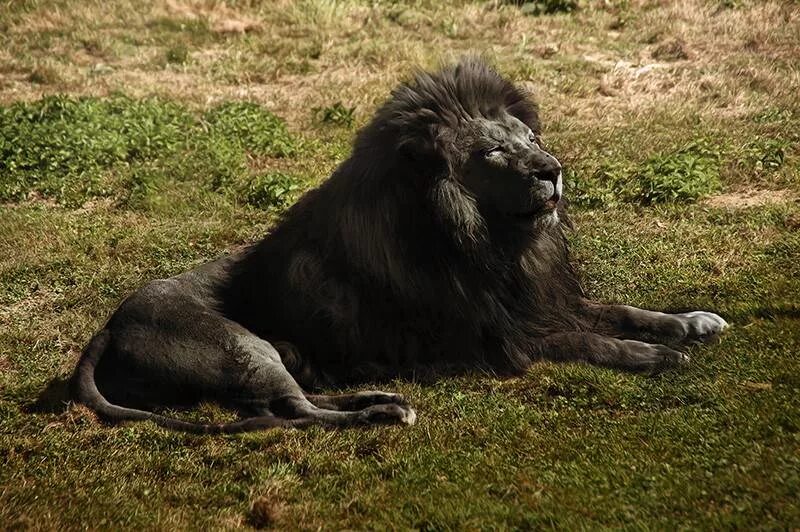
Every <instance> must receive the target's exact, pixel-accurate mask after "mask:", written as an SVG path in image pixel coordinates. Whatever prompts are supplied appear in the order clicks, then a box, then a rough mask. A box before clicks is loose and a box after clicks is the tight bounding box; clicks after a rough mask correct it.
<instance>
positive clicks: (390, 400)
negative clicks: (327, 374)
mask: <svg viewBox="0 0 800 532" xmlns="http://www.w3.org/2000/svg"><path fill="white" fill-rule="evenodd" d="M306 398H307V399H308V400H309V401H311V403H313V404H314V405H315V406H317V407H319V408H324V409H327V410H346V411H351V412H352V411H355V410H363V409H365V408H367V407H370V406H373V405H388V404H396V405H400V406H408V401H407V400H406V398H405V397H403V396H402V395H400V394H397V393H388V392H381V391H378V390H368V391H363V392H355V393H345V394H337V395H312V394H306Z"/></svg>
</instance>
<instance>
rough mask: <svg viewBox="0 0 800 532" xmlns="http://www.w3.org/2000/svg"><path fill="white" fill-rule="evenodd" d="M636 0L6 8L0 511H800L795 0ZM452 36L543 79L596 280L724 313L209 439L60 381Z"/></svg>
mask: <svg viewBox="0 0 800 532" xmlns="http://www.w3.org/2000/svg"><path fill="white" fill-rule="evenodd" d="M518 4H523V5H518ZM632 4H633V3H629V2H624V1H619V2H616V1H615V2H603V3H594V2H586V1H578V2H544V1H537V2H492V3H490V4H487V3H483V2H470V1H455V2H451V3H440V2H428V1H414V2H362V1H357V0H341V1H337V2H311V1H303V2H282V3H281V4H280V6H279V8H277V9H276V8H275V7H274V6H273V5H272V4H270V5H267V4H264V5H263V6H262V5H260V4H257V3H256V4H252V3H244V4H240V3H232V4H225V5H222V4H202V5H200V4H188V3H187V4H178V3H176V4H174V5H172V4H170V5H171V6H172V7H164V5H162V3H159V2H154V3H152V4H148V5H147V6H145V8H142V6H141V5H140V4H136V5H135V6H134V4H132V3H129V2H126V1H124V0H115V1H114V2H111V3H107V4H103V3H81V2H67V3H66V4H64V3H63V2H57V3H54V2H51V1H50V0H34V1H30V2H23V3H13V4H10V5H8V6H6V8H5V9H0V30H2V31H0V45H2V47H0V50H1V51H0V528H4V529H5V528H9V529H14V528H66V529H75V528H113V529H117V528H125V529H152V528H238V527H265V526H273V527H275V528H281V529H283V528H304V529H312V528H324V529H343V528H344V529H386V528H391V529H409V528H415V529H426V530H439V529H463V528H467V529H507V528H521V529H531V528H565V529H585V528H630V529H673V528H681V529H695V528H700V529H729V528H738V529H751V528H758V529H792V528H797V527H800V511H799V510H798V505H797V503H796V499H797V493H798V491H800V478H799V477H800V389H799V388H800V377H798V375H800V371H798V369H799V368H798V358H797V357H798V355H797V353H798V351H800V321H798V320H800V303H798V301H800V260H798V257H800V203H798V197H800V163H799V161H800V158H799V157H798V156H800V148H799V146H800V134H799V133H798V131H800V114H798V111H797V109H799V108H800V99H798V96H797V87H796V68H795V66H794V65H795V63H796V57H797V55H798V53H800V26H798V20H800V16H798V7H797V6H796V5H795V4H793V3H785V2H783V3H779V2H750V1H747V0H742V1H738V0H737V1H735V2H728V1H726V2H718V1H715V0H713V1H712V0H709V1H701V0H697V1H693V2H684V3H681V4H680V5H677V4H676V5H675V6H673V5H671V4H670V3H659V4H657V5H656V4H653V5H649V6H648V7H646V8H644V9H638V8H636V7H635V6H633V5H632ZM526 5H527V6H528V7H526ZM176 6H177V7H176ZM567 7H568V9H567ZM143 13H144V14H143ZM525 13H529V14H530V15H531V16H528V15H526V14H525ZM676 20H677V21H679V22H680V24H675V21H676ZM248 21H255V22H257V24H250V26H247V25H246V24H245V23H246V22H248ZM236 24H239V26H238V27H247V28H248V29H247V30H242V31H241V32H239V31H229V30H226V29H225V28H227V27H231V25H233V27H237V26H236ZM309 35H314V36H315V37H313V38H309V37H308V36H309ZM676 43H678V44H676ZM468 50H476V51H481V52H484V53H486V54H487V55H488V56H489V57H490V58H493V59H494V60H495V61H496V62H497V64H498V66H499V67H500V69H501V70H503V71H504V72H506V73H508V74H509V75H511V76H512V77H514V78H515V79H517V80H519V81H520V82H522V83H524V84H526V85H527V86H528V87H529V88H531V89H533V90H534V91H535V93H536V95H537V98H538V99H539V101H540V103H541V109H542V116H543V120H544V126H545V130H544V138H545V141H546V143H547V144H548V146H549V147H550V149H551V150H552V151H553V152H554V153H555V154H556V155H558V156H559V158H560V159H561V160H562V162H563V163H564V165H565V169H566V171H567V178H568V179H567V193H568V196H569V197H570V198H571V200H572V205H571V212H572V215H573V218H574V221H575V223H576V226H577V229H576V230H575V231H574V232H571V233H570V235H569V238H570V240H571V242H572V246H573V252H574V255H575V259H576V262H577V264H578V268H579V270H580V271H581V273H582V274H583V276H584V279H585V287H586V289H587V291H588V292H589V293H590V295H591V296H592V297H595V298H597V299H601V300H604V301H611V302H625V303H630V304H634V305H638V306H643V307H648V308H656V309H670V310H676V311H682V310H688V309H712V310H715V311H718V312H719V313H720V314H722V315H723V316H724V317H725V318H726V319H727V320H728V321H729V322H730V323H731V329H730V330H729V331H728V332H727V333H726V334H725V335H724V336H723V337H722V339H721V342H720V343H718V344H714V345H709V346H702V347H695V348H692V349H691V352H690V355H691V357H692V363H691V364H690V366H689V367H688V368H686V369H685V370H683V371H680V372H670V373H666V374H663V375H660V376H658V377H647V376H642V375H630V374H625V373H620V372H616V371H611V370H604V369H599V368H594V367H588V366H583V365H572V364H563V365H558V364H551V363H540V364H535V365H534V366H532V367H531V368H530V370H529V371H528V372H527V373H526V374H525V375H523V376H521V377H519V378H515V379H509V380H499V379H495V378H493V377H491V376H487V375H469V376H464V377H461V378H457V379H442V380H441V381H439V382H437V383H435V384H432V385H427V386H422V385H419V384H417V383H413V382H405V381H398V382H393V383H390V384H388V385H386V386H385V387H386V388H387V389H391V390H396V391H400V392H402V393H405V394H407V395H408V397H409V398H410V400H411V401H412V403H413V404H414V405H415V407H416V408H417V412H418V414H419V421H418V423H417V425H415V426H414V427H410V428H396V427H390V428H375V429H365V430H350V431H327V430H322V429H320V428H312V429H310V430H307V431H291V430H287V431H268V432H264V433H257V434H248V435H242V436H235V437H213V438H207V437H193V436H188V435H183V434H176V433H171V432H167V431H165V430H162V429H160V428H157V427H155V426H154V425H152V424H149V423H140V424H130V425H126V426H115V427H109V426H105V425H103V424H100V423H98V422H97V420H96V419H95V418H94V417H93V416H92V415H91V414H89V413H88V412H87V411H86V410H84V409H81V408H78V407H75V406H74V405H66V404H64V400H65V396H64V379H65V378H66V377H67V376H68V375H69V374H70V372H71V370H72V368H73V367H74V364H75V362H76V360H77V357H78V355H79V352H80V350H81V349H82V347H83V346H84V345H85V344H86V342H87V340H88V338H89V337H90V336H91V334H92V333H93V332H94V331H96V330H97V329H98V328H99V327H101V326H102V324H103V323H104V321H105V320H106V319H107V318H108V316H109V314H110V313H111V312H112V311H113V309H114V308H115V307H116V306H117V305H118V304H119V302H120V301H121V300H122V299H123V298H124V297H126V295H128V294H130V293H131V291H133V290H135V289H136V288H137V287H138V286H141V285H142V284H143V283H144V282H146V281H147V280H150V279H153V278H158V277H164V276H169V275H174V274H177V273H179V272H182V271H185V270H186V269H188V268H191V267H193V266H195V265H197V264H200V263H202V262H204V261H207V260H210V259H213V258H215V257H218V256H220V255H222V254H224V253H227V252H229V251H231V250H233V249H236V248H238V247H239V246H241V245H243V244H246V243H249V242H253V241H254V240H256V239H258V238H259V237H261V236H263V235H264V234H265V233H266V231H268V230H269V228H270V227H271V226H272V224H273V222H274V220H275V218H276V216H277V215H279V214H280V213H281V212H282V211H283V210H284V209H286V208H287V207H288V206H289V205H291V203H292V202H293V201H295V200H296V198H297V197H299V195H300V194H301V193H302V192H303V191H305V190H307V189H308V188H310V187H312V186H314V185H315V184H317V183H318V182H319V181H320V180H321V179H324V178H325V177H326V176H328V175H329V174H330V172H331V171H332V170H333V169H334V168H335V166H336V165H337V164H338V163H339V162H340V161H342V160H343V159H344V158H345V157H346V156H347V155H348V153H349V149H350V148H349V146H350V142H351V140H352V135H353V134H354V131H355V128H357V127H358V126H361V125H363V124H364V123H365V122H366V121H367V120H368V119H369V116H370V114H371V113H372V112H373V110H374V109H375V108H376V106H377V105H379V103H380V102H381V101H382V100H383V99H384V98H385V97H386V96H387V94H388V92H389V90H390V89H391V87H392V86H393V85H394V84H396V83H397V82H398V81H399V80H400V79H403V78H404V77H405V76H406V75H407V74H408V73H410V72H411V71H412V70H413V68H414V67H415V66H417V65H423V66H433V65H435V64H436V63H437V62H438V61H439V60H440V59H441V58H446V57H447V52H446V51H452V53H453V54H454V55H457V54H459V53H462V52H465V51H468ZM654 64H655V66H653V65H654ZM642 69H644V70H642ZM176 415H179V416H183V417H187V418H191V419H230V418H231V414H230V413H229V412H225V411H223V410H221V409H220V408H219V407H216V406H214V405H203V406H201V407H200V408H198V409H195V410H193V411H191V412H178V413H176Z"/></svg>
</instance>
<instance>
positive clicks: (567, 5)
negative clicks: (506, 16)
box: [509, 0, 578, 16]
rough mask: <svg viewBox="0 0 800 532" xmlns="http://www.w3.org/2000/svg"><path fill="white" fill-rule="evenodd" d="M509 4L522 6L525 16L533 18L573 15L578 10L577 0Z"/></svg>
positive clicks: (524, 0)
mask: <svg viewBox="0 0 800 532" xmlns="http://www.w3.org/2000/svg"><path fill="white" fill-rule="evenodd" d="M509 3H511V4H514V5H517V6H520V10H521V11H522V12H523V13H524V14H526V15H533V16H539V15H552V14H554V13H571V12H573V11H575V10H576V9H578V2H577V1H576V0H510V2H509Z"/></svg>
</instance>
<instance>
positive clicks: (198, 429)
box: [71, 329, 292, 434]
mask: <svg viewBox="0 0 800 532" xmlns="http://www.w3.org/2000/svg"><path fill="white" fill-rule="evenodd" d="M110 336H111V333H110V332H109V331H108V330H107V329H103V330H102V331H100V332H99V333H97V334H96V335H95V336H94V338H92V340H91V342H89V345H88V346H86V349H85V350H84V351H83V355H82V356H81V360H80V362H78V367H77V368H76V369H75V373H74V374H73V376H72V382H71V386H72V396H73V397H74V398H75V399H76V400H77V401H78V402H79V403H81V404H83V405H86V406H88V407H89V408H91V409H92V410H94V411H95V412H97V414H98V415H99V416H100V417H102V418H104V419H107V420H108V421H113V422H119V421H147V420H150V421H152V422H154V423H155V424H157V425H160V426H162V427H165V428H168V429H172V430H178V431H182V432H190V433H193V434H234V433H238V432H249V431H255V430H263V429H268V428H272V427H286V426H290V425H291V424H292V423H291V421H290V420H284V419H281V418H279V417H276V416H259V417H253V418H248V419H243V420H241V421H236V422H234V423H221V424H217V423H208V424H205V423H192V422H190V421H182V420H180V419H175V418H170V417H166V416H161V415H158V414H154V413H153V412H147V411H146V410H138V409H135V408H126V407H123V406H118V405H114V404H111V403H109V402H108V400H107V399H106V398H105V397H103V395H102V394H101V393H100V390H98V389H97V384H96V383H95V380H94V370H95V367H96V366H97V363H98V361H99V360H100V357H101V356H102V355H103V353H104V352H105V350H106V348H107V347H108V343H109V339H110Z"/></svg>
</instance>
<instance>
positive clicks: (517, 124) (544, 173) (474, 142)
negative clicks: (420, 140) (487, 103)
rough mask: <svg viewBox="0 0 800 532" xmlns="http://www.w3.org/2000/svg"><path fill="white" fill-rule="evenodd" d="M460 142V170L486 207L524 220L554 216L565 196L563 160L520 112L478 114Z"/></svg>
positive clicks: (460, 135) (457, 170)
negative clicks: (521, 118) (519, 117)
mask: <svg viewBox="0 0 800 532" xmlns="http://www.w3.org/2000/svg"><path fill="white" fill-rule="evenodd" d="M455 144H456V145H457V149H458V151H459V153H461V154H463V155H462V157H461V158H460V159H459V161H457V162H455V163H452V162H451V164H454V166H458V167H457V168H453V170H454V174H455V175H456V176H457V178H458V180H459V181H460V182H461V183H462V185H463V186H464V187H465V188H466V189H467V190H468V191H469V192H470V194H472V195H473V196H474V197H475V199H476V200H477V202H478V205H480V206H481V207H482V208H488V209H491V210H492V211H494V212H496V213H499V214H501V215H505V216H508V217H510V218H513V219H518V220H530V219H535V218H539V217H543V216H549V215H552V213H553V212H554V211H555V208H556V205H557V204H558V201H559V200H560V199H561V192H562V188H563V185H562V180H561V165H560V164H559V162H558V161H557V160H556V158H555V157H553V156H552V155H550V154H549V153H547V152H546V151H544V150H543V149H542V148H541V147H540V146H539V144H538V140H537V139H536V136H535V135H534V134H533V132H532V131H531V130H530V128H529V127H528V126H526V125H525V124H523V123H522V122H521V121H519V120H517V119H516V118H515V117H513V116H511V115H509V114H507V113H501V114H500V115H499V116H498V117H496V118H492V119H487V118H476V119H473V120H470V121H469V122H466V123H464V124H463V127H462V128H460V130H459V131H458V132H457V133H456V139H455Z"/></svg>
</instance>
